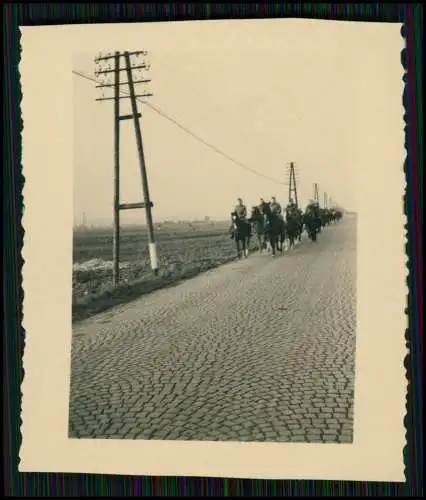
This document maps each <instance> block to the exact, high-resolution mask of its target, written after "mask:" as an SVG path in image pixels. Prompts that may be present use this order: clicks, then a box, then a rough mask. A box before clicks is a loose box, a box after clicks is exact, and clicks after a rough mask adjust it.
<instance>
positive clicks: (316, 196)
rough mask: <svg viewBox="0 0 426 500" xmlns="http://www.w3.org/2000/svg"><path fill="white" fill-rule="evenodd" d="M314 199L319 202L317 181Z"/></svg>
mask: <svg viewBox="0 0 426 500" xmlns="http://www.w3.org/2000/svg"><path fill="white" fill-rule="evenodd" d="M314 201H316V202H317V203H319V194H318V184H317V183H316V182H315V184H314Z"/></svg>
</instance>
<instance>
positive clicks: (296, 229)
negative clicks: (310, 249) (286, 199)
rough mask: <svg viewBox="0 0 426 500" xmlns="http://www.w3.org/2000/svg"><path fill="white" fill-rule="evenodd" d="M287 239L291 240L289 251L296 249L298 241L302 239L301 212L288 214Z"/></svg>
mask: <svg viewBox="0 0 426 500" xmlns="http://www.w3.org/2000/svg"><path fill="white" fill-rule="evenodd" d="M286 226H287V237H288V240H289V249H290V248H295V246H296V240H298V241H301V239H302V224H301V220H300V214H299V211H298V210H297V211H294V212H292V213H289V212H287V214H286Z"/></svg>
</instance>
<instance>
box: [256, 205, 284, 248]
mask: <svg viewBox="0 0 426 500" xmlns="http://www.w3.org/2000/svg"><path fill="white" fill-rule="evenodd" d="M262 210H263V214H264V215H265V217H266V221H267V224H266V231H265V233H266V236H267V239H268V241H269V244H270V245H271V251H272V256H273V257H275V255H276V252H277V250H278V251H279V252H281V253H282V252H283V246H284V241H285V236H286V224H285V222H284V218H283V217H282V215H277V214H274V213H273V212H272V210H271V204H270V203H265V204H264V205H263V207H262Z"/></svg>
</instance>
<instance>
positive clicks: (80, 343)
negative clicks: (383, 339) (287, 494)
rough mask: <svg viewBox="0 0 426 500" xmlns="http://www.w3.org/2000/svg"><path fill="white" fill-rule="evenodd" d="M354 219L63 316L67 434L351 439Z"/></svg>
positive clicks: (84, 435)
mask: <svg viewBox="0 0 426 500" xmlns="http://www.w3.org/2000/svg"><path fill="white" fill-rule="evenodd" d="M355 287H356V221H355V219H352V218H349V217H348V218H346V219H343V220H342V221H341V222H340V223H339V224H337V225H335V226H332V227H329V228H327V229H326V230H325V231H324V233H323V234H321V235H320V237H319V240H318V242H317V243H316V244H314V243H311V242H309V241H307V240H304V241H303V242H302V244H301V246H299V247H298V248H297V249H295V250H293V251H290V252H289V253H288V254H287V255H284V256H283V257H277V258H276V259H272V258H271V257H270V256H269V255H255V254H253V255H251V256H250V258H249V259H247V260H245V261H242V262H234V263H231V264H228V265H226V266H223V267H221V268H219V269H216V270H212V271H210V272H209V273H207V274H205V275H202V276H199V277H197V278H194V279H192V280H190V281H187V282H186V283H183V284H182V285H179V286H178V287H175V288H169V289H167V290H162V291H159V292H156V293H154V294H151V295H148V296H145V297H142V298H140V299H138V300H137V301H136V302H134V303H133V304H131V305H127V306H124V307H122V308H121V309H119V310H116V311H114V313H112V312H110V313H106V314H102V315H99V316H97V317H95V318H92V319H90V320H87V321H85V322H82V323H80V324H78V325H76V326H75V327H74V334H73V350H72V377H71V396H70V424H69V429H70V431H69V432H70V437H78V438H87V437H92V438H116V439H121V438H129V439H187V440H188V439H196V440H214V441H216V440H221V441H229V440H238V441H295V442H352V425H353V391H354V358H355V323H356V318H355V313H356V289H355Z"/></svg>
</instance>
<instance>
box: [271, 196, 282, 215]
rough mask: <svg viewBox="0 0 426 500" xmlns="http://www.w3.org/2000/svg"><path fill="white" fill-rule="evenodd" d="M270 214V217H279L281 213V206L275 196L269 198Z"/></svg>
mask: <svg viewBox="0 0 426 500" xmlns="http://www.w3.org/2000/svg"><path fill="white" fill-rule="evenodd" d="M271 212H272V215H281V212H282V209H281V205H280V204H279V203H278V201H277V199H276V198H275V196H272V197H271Z"/></svg>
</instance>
